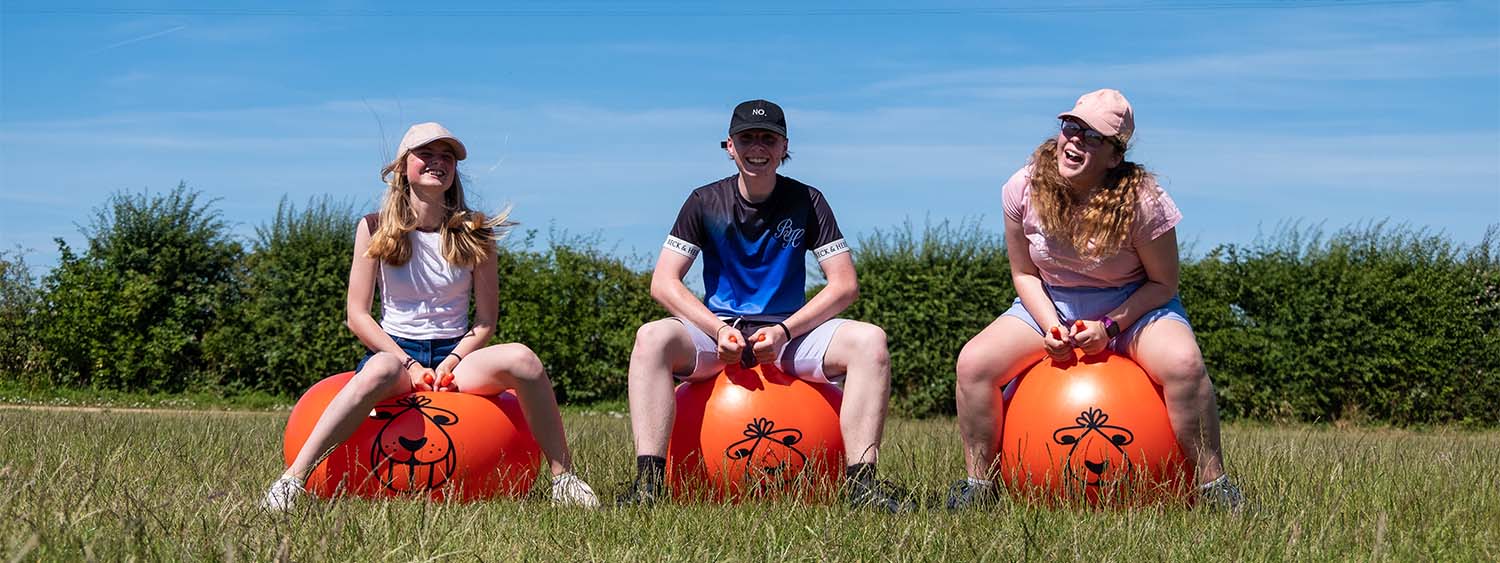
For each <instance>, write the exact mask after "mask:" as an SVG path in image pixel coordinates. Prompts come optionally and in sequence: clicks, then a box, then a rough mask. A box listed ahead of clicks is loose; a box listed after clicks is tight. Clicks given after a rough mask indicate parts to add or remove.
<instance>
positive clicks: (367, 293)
mask: <svg viewBox="0 0 1500 563" xmlns="http://www.w3.org/2000/svg"><path fill="white" fill-rule="evenodd" d="M369 249H370V233H369V229H368V228H367V227H366V225H365V220H364V219H360V220H359V225H358V226H356V227H355V232H354V260H353V262H352V263H351V264H350V266H349V292H348V294H346V295H345V296H344V325H346V326H348V327H349V330H350V331H351V332H353V333H354V337H355V338H358V339H359V341H360V343H362V344H364V345H365V348H368V349H370V350H375V351H377V352H389V353H392V354H395V355H396V357H398V358H401V359H402V360H405V359H406V357H407V356H406V352H405V351H404V350H402V349H401V347H400V346H398V345H396V341H395V340H391V336H390V335H389V334H386V333H385V330H384V329H382V328H380V323H377V322H375V318H374V317H372V316H370V305H371V304H372V302H373V300H374V299H375V276H376V275H377V274H378V273H379V271H380V263H379V262H377V261H376V260H375V259H373V258H370V257H367V256H365V251H366V250H369Z"/></svg>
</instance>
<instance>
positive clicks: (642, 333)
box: [631, 319, 681, 355]
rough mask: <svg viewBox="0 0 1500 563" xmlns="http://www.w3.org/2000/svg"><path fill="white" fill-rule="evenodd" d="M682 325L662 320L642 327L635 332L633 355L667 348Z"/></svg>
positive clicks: (669, 320)
mask: <svg viewBox="0 0 1500 563" xmlns="http://www.w3.org/2000/svg"><path fill="white" fill-rule="evenodd" d="M680 324H681V323H680V322H679V321H676V320H672V319H661V320H656V321H651V322H649V323H646V324H643V325H641V328H638V329H636V331H635V348H634V349H633V350H632V352H631V353H632V355H636V354H642V353H651V352H653V351H659V350H661V349H663V348H665V347H666V345H667V341H668V340H671V338H672V336H673V335H674V334H675V331H676V330H677V326H674V325H680Z"/></svg>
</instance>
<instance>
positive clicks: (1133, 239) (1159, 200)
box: [1001, 164, 1182, 287]
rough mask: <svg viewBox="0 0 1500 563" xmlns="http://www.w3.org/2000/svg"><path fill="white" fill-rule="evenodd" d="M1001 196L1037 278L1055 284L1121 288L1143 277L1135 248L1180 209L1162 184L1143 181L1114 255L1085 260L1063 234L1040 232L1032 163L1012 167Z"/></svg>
mask: <svg viewBox="0 0 1500 563" xmlns="http://www.w3.org/2000/svg"><path fill="white" fill-rule="evenodd" d="M1001 200H1002V202H1003V206H1004V207H1005V218H1006V219H1009V220H1011V221H1015V222H1017V223H1020V224H1021V232H1022V233H1024V234H1025V235H1026V241H1027V244H1026V247H1027V248H1028V249H1029V250H1030V254H1031V262H1032V263H1034V264H1036V267H1037V270H1038V271H1040V272H1041V274H1042V281H1043V282H1044V283H1046V284H1047V285H1051V286H1056V287H1121V286H1124V285H1126V284H1129V283H1132V282H1138V281H1141V280H1144V279H1146V268H1145V266H1143V265H1142V264H1141V255H1140V254H1139V253H1138V252H1137V251H1136V249H1137V248H1139V247H1140V246H1141V245H1143V244H1146V243H1148V242H1151V241H1153V240H1156V238H1157V237H1160V236H1162V235H1164V234H1167V231H1170V230H1172V228H1173V227H1176V226H1177V223H1178V222H1180V221H1182V212H1181V211H1178V210H1177V204H1176V203H1173V202H1172V198H1171V197H1169V196H1168V195H1167V192H1165V191H1163V190H1162V189H1161V186H1158V185H1156V183H1155V182H1152V183H1151V184H1150V185H1148V186H1143V189H1142V190H1141V192H1140V194H1139V197H1138V198H1137V202H1136V214H1135V225H1133V226H1132V229H1131V233H1130V236H1129V238H1127V239H1126V241H1125V244H1124V245H1123V246H1121V247H1120V251H1119V252H1117V253H1115V255H1114V256H1108V257H1105V258H1102V259H1098V260H1088V259H1084V258H1082V257H1080V256H1078V253H1077V252H1075V251H1074V250H1073V245H1072V244H1071V243H1069V242H1068V241H1067V240H1065V239H1061V238H1058V239H1055V240H1054V239H1050V238H1048V237H1047V235H1046V233H1043V232H1042V222H1041V219H1040V218H1039V217H1037V214H1036V211H1035V210H1033V209H1032V208H1031V165H1030V164H1028V165H1026V166H1025V167H1023V168H1021V169H1020V170H1018V171H1016V173H1015V174H1014V175H1012V176H1011V177H1010V180H1009V181H1007V182H1005V187H1004V188H1002V193H1001Z"/></svg>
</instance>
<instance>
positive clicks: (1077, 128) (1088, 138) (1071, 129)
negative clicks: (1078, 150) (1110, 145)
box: [1062, 119, 1113, 148]
mask: <svg viewBox="0 0 1500 563" xmlns="http://www.w3.org/2000/svg"><path fill="white" fill-rule="evenodd" d="M1062 134H1063V137H1064V138H1067V139H1071V138H1073V137H1080V138H1082V139H1083V146H1086V147H1089V148H1096V147H1098V146H1100V145H1103V144H1104V142H1105V141H1110V138H1109V137H1105V136H1104V134H1103V133H1100V132H1098V131H1095V130H1093V129H1089V128H1088V127H1084V126H1083V125H1081V124H1079V123H1078V122H1077V121H1069V120H1066V119H1064V120H1062ZM1111 142H1113V141H1111Z"/></svg>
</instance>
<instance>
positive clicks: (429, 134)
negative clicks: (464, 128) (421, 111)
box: [396, 121, 469, 160]
mask: <svg viewBox="0 0 1500 563" xmlns="http://www.w3.org/2000/svg"><path fill="white" fill-rule="evenodd" d="M433 141H448V144H450V145H453V156H455V157H457V158H458V159H459V160H463V159H465V158H468V156H469V151H468V149H465V148H464V144H463V142H462V141H459V140H458V137H454V136H453V133H450V132H449V131H448V128H446V127H443V126H442V125H441V124H438V123H436V122H433V121H429V122H427V123H418V124H416V125H413V126H411V129H407V130H406V135H405V136H402V137H401V146H400V147H399V148H397V149H396V157H397V158H400V157H401V156H402V155H405V154H406V153H407V152H408V151H410V150H412V149H415V148H417V147H420V146H422V145H425V144H427V143H431V142H433Z"/></svg>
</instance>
